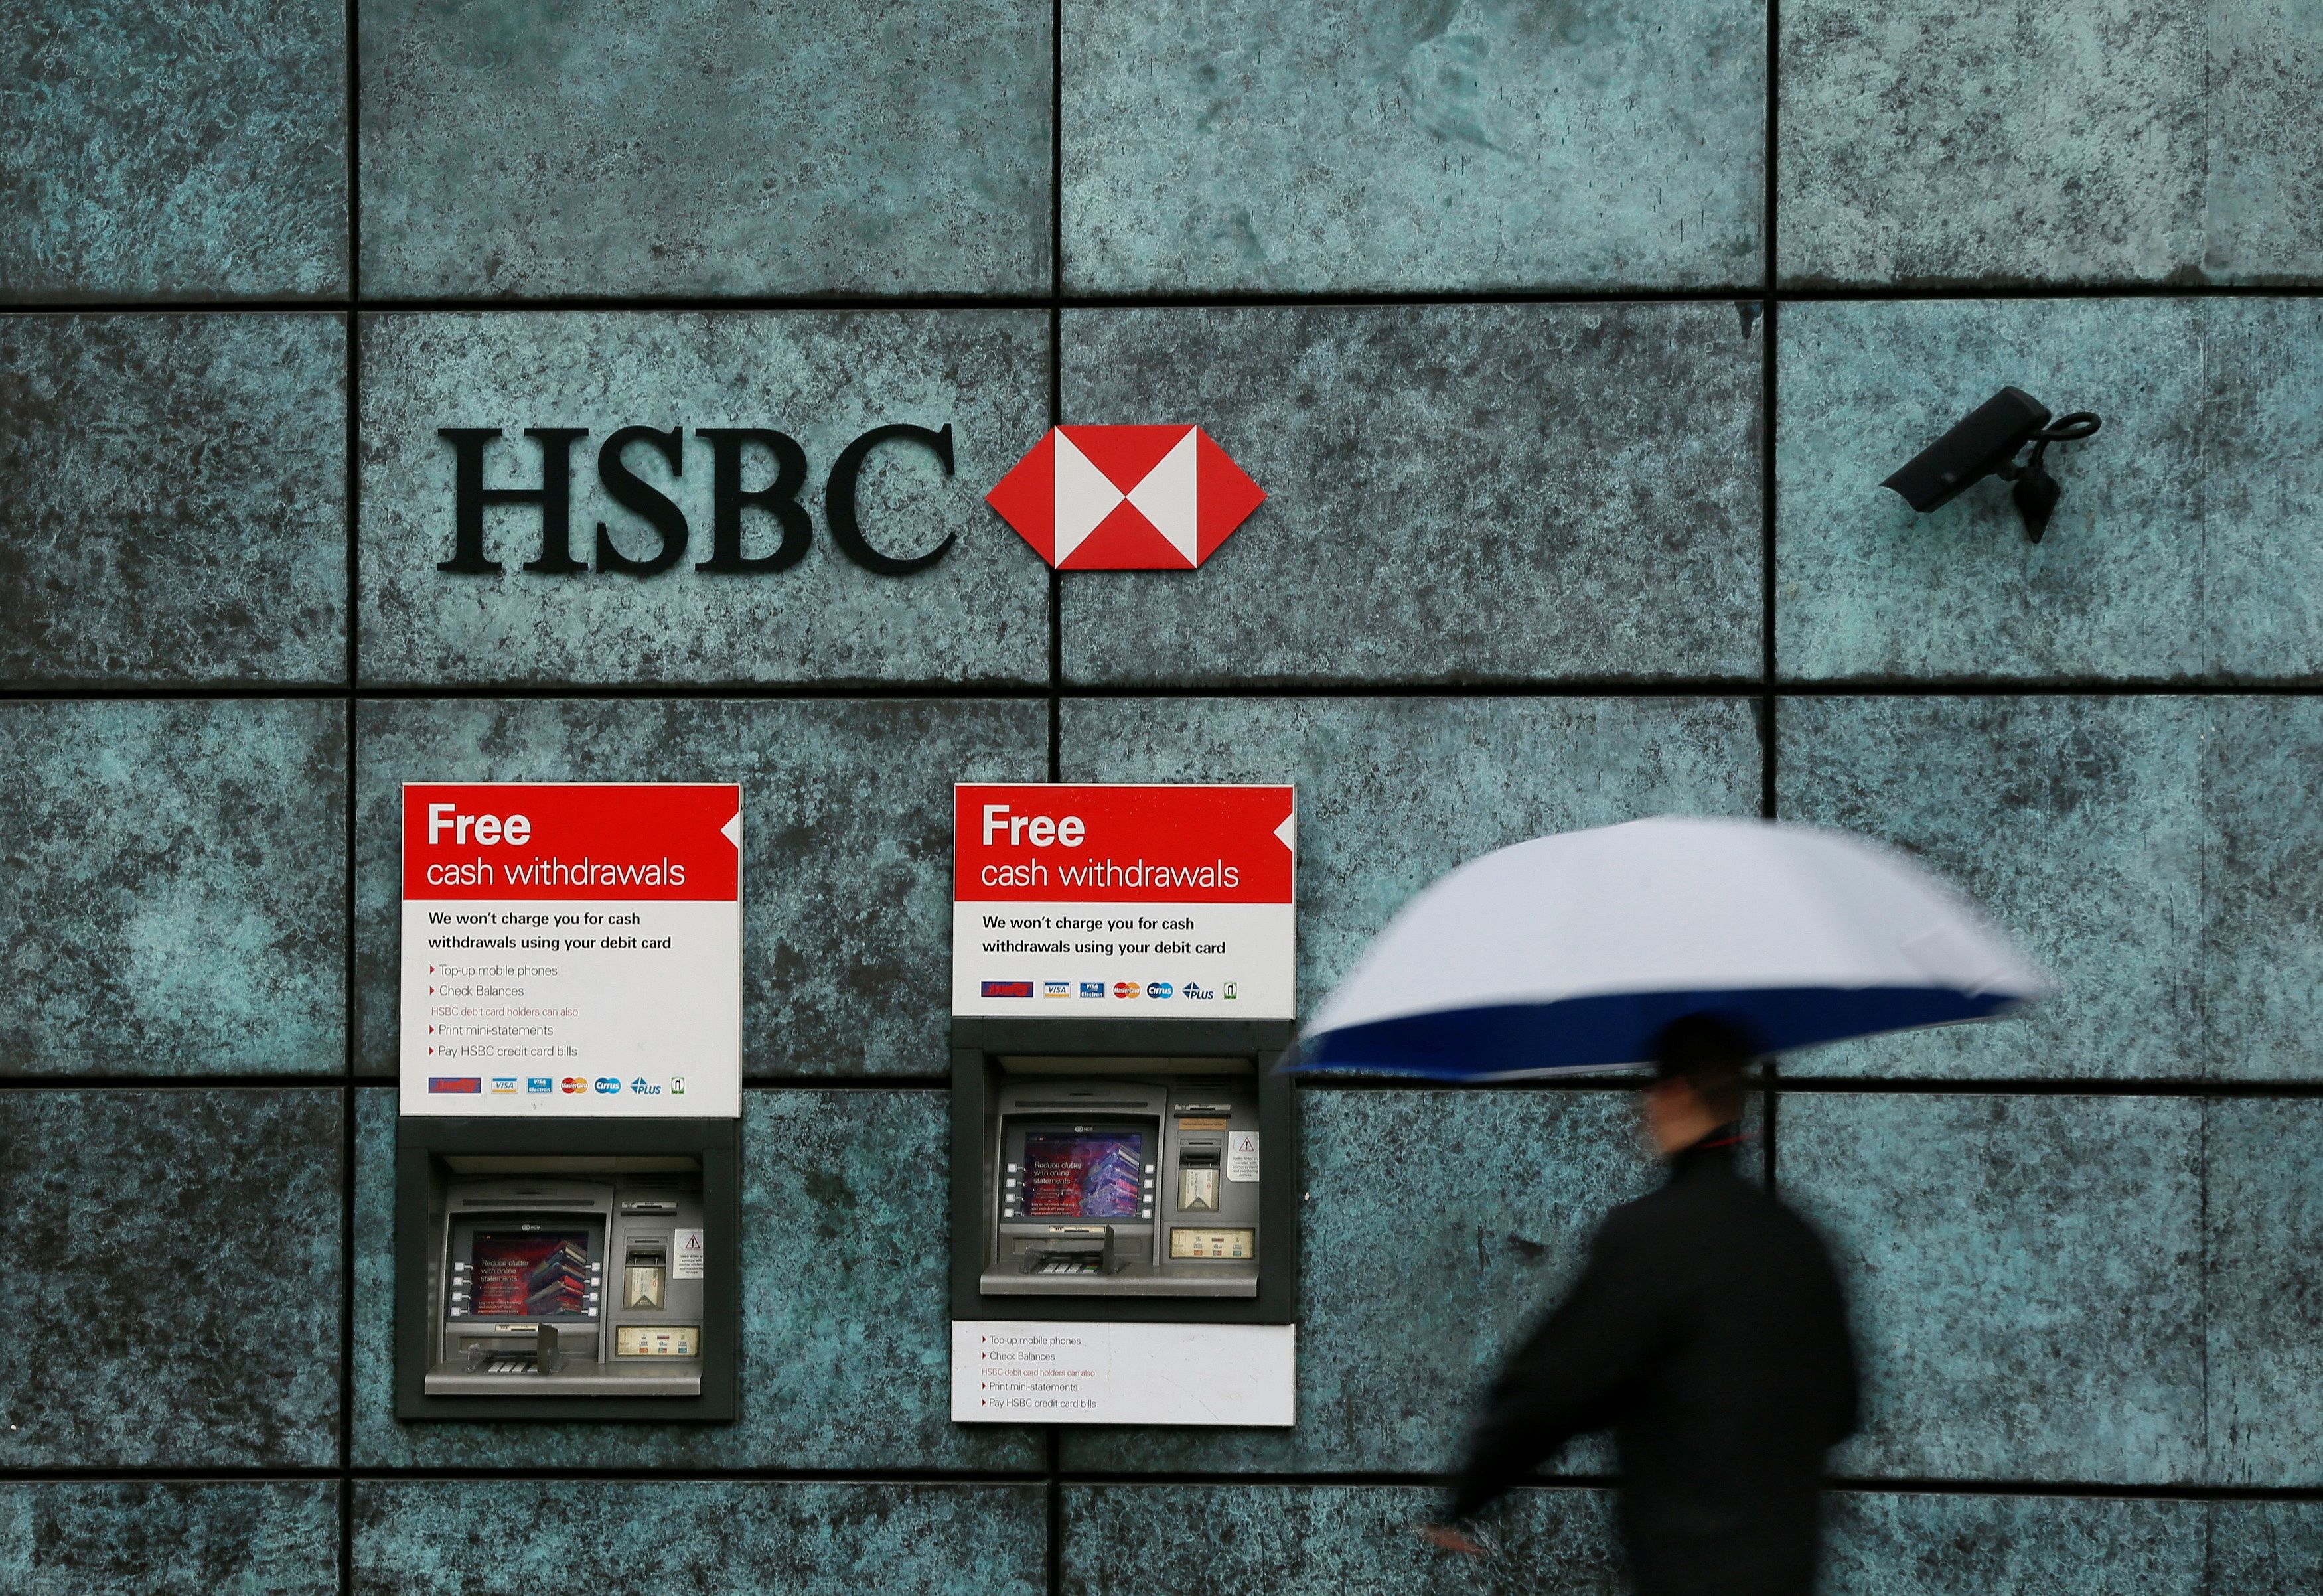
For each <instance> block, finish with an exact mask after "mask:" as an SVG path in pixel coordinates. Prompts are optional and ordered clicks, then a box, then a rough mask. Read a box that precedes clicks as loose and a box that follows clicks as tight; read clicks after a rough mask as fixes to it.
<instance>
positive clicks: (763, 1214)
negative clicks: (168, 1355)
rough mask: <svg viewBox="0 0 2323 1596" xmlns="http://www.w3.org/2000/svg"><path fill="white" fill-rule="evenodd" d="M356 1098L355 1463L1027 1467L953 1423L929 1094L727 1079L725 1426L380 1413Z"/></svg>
mask: <svg viewBox="0 0 2323 1596" xmlns="http://www.w3.org/2000/svg"><path fill="white" fill-rule="evenodd" d="M356 1097H357V1101H358V1105H359V1106H358V1112H357V1120H356V1126H357V1150H356V1187H355V1304H356V1319H355V1355H354V1403H355V1408H354V1443H353V1445H354V1459H355V1462H356V1463H357V1464H358V1466H362V1467H390V1468H391V1467H400V1466H420V1467H451V1468H506V1469H524V1468H536V1467H538V1466H539V1465H540V1463H541V1462H542V1460H543V1459H544V1458H552V1457H582V1458H585V1459H586V1460H587V1461H588V1462H589V1463H591V1464H592V1465H595V1466H620V1467H635V1468H638V1469H640V1470H644V1469H685V1468H773V1469H1020V1470H1037V1469H1038V1468H1039V1467H1040V1466H1041V1459H1042V1442H1041V1433H1040V1431H1038V1430H1037V1429H1033V1428H1031V1427H1027V1426H1003V1425H955V1424H953V1423H952V1422H951V1387H950V1368H951V1353H950V1334H951V1330H950V1318H949V1316H948V1315H947V1313H946V1298H945V1295H944V1280H945V1271H946V1270H947V1268H948V1262H947V1253H946V1245H947V1243H946V1231H945V1200H946V1197H945V1193H946V1191H947V1187H946V1184H945V1182H946V1179H947V1175H946V1163H947V1160H945V1158H944V1148H945V1146H946V1138H947V1136H948V1135H949V1131H948V1129H947V1124H948V1122H947V1119H946V1114H947V1105H946V1098H945V1096H944V1094H943V1093H941V1092H940V1091H928V1090H917V1091H866V1090H851V1091H763V1090H752V1091H747V1092H745V1093H743V1095H742V1104H743V1107H742V1236H741V1243H742V1270H743V1280H742V1345H741V1370H740V1380H741V1390H740V1401H739V1417H738V1418H737V1420H736V1421H735V1422H734V1423H733V1424H730V1425H654V1424H620V1425H584V1424H574V1425H546V1424H425V1425H406V1424H399V1423H397V1422H396V1421H395V1418H394V1417H393V1414H394V1406H395V1404H394V1399H393V1395H392V1388H393V1383H394V1355H393V1352H392V1349H391V1347H390V1342H389V1335H390V1328H391V1323H392V1314H393V1304H392V1300H391V1298H392V1289H393V1282H394V1274H395V1265H394V1256H393V1242H394V1232H395V1215H394V1180H395V1174H394V1138H395V1098H394V1094H393V1093H392V1092H390V1091H388V1090H385V1089H365V1090H363V1091H361V1092H358V1093H357V1094H356ZM1037 1536H1038V1531H1037V1529H1036V1530H1034V1531H1033V1532H1032V1533H1031V1535H1030V1536H1029V1537H1028V1539H1029V1544H1031V1545H1033V1546H1034V1547H1035V1548H1036V1552H1035V1555H1036V1557H1037V1546H1038V1538H1037ZM1035 1566H1038V1564H1037V1562H1036V1564H1035ZM711 1588H712V1589H723V1587H721V1586H716V1585H713V1586H712V1587H711Z"/></svg>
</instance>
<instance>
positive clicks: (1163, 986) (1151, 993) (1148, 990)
mask: <svg viewBox="0 0 2323 1596" xmlns="http://www.w3.org/2000/svg"><path fill="white" fill-rule="evenodd" d="M1145 995H1146V996H1148V997H1167V996H1169V995H1170V983H1169V982H1167V981H1148V982H1146V983H1145Z"/></svg>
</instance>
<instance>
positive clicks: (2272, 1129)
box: [2204, 1098, 2323, 1590]
mask: <svg viewBox="0 0 2323 1596" xmlns="http://www.w3.org/2000/svg"><path fill="white" fill-rule="evenodd" d="M2204 1113H2205V1114H2206V1115H2207V1121H2206V1124H2205V1132H2206V1137H2205V1142H2204V1153H2205V1159H2206V1172H2207V1175H2208V1190H2207V1192H2206V1194H2205V1195H2206V1198H2207V1201H2206V1203H2205V1206H2204V1219H2205V1225H2206V1228H2207V1231H2208V1243H2207V1254H2208V1255H2207V1259H2206V1273H2207V1275H2208V1287H2209V1313H2208V1320H2207V1324H2206V1369H2207V1372H2208V1381H2209V1466H2208V1478H2209V1479H2210V1480H2213V1481H2217V1482H2218V1483H2221V1484H2227V1485H2261V1486H2285V1485H2288V1486H2304V1487H2308V1488H2310V1489H2311V1488H2312V1487H2315V1486H2317V1485H2323V1463H2318V1454H2323V1345H2318V1342H2317V1339H2316V1335H2315V1326H2316V1325H2318V1323H2323V1278H2318V1275H2317V1272H2316V1269H2315V1260H2316V1257H2317V1255H2318V1252H2323V1170H2318V1169H2317V1168H2316V1166H2315V1161H2314V1160H2313V1159H2311V1158H2309V1157H2307V1156H2306V1152H2305V1150H2307V1149H2309V1148H2312V1147H2314V1146H2315V1145H2316V1143H2317V1140H2318V1137H2323V1102H2318V1101H2316V1100H2314V1099H2312V1098H2296V1099H2287V1100H2286V1099H2274V1100H2269V1099H2264V1098H2244V1099H2234V1098H2227V1099H2223V1100H2219V1101H2215V1102H2211V1103H2209V1104H2207V1105H2204ZM2307 1533H2308V1536H2309V1539H2310V1540H2313V1541H2315V1542H2316V1543H2317V1545H2318V1547H2323V1520H2318V1522H2317V1523H2316V1524H2313V1525H2310V1526H2309V1527H2308V1531H2307ZM2318 1555H2323V1552H2318ZM2219 1588H2220V1589H2222V1590H2224V1589H2228V1588H2232V1589H2236V1590H2239V1589H2241V1588H2242V1587H2240V1586H2234V1587H2227V1586H2221V1587H2219Z"/></svg>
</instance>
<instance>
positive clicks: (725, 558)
mask: <svg viewBox="0 0 2323 1596" xmlns="http://www.w3.org/2000/svg"><path fill="white" fill-rule="evenodd" d="M436 436H438V437H440V438H443V439H444V440H445V442H447V443H449V444H450V445H452V459H453V473H452V484H453V485H452V557H451V558H450V559H448V560H444V561H441V562H439V563H438V564H437V565H436V569H437V570H438V571H443V572H446V573H450V574H452V575H454V576H498V575H500V574H501V573H502V572H503V570H504V569H505V567H504V566H502V565H501V564H500V561H498V560H496V559H493V558H492V557H491V555H488V554H487V553H486V552H485V549H484V511H485V510H486V509H489V508H491V507H493V506H502V505H504V506H513V507H523V508H527V509H533V510H536V511H537V512H538V514H539V517H540V543H539V550H540V552H539V553H538V555H536V556H535V557H534V558H532V559H529V560H527V561H525V562H524V569H525V570H526V571H528V572H529V573H532V574H533V575H535V576H579V575H582V574H584V573H587V572H588V571H589V570H590V569H591V568H592V559H589V558H583V557H581V556H579V555H575V554H574V550H573V450H574V445H577V444H580V443H582V442H583V440H585V439H586V438H588V437H589V436H590V434H589V429H588V428H586V427H526V428H525V429H524V436H527V437H528V438H530V439H532V440H533V441H534V442H535V443H537V444H538V445H540V480H539V482H538V483H537V484H536V485H525V486H511V487H487V486H485V483H484V479H485V474H486V471H485V468H486V465H487V463H488V461H487V455H488V454H490V453H491V452H492V449H493V445H496V444H501V443H503V442H504V440H505V437H506V435H505V434H504V433H503V432H502V430H501V429H500V428H499V427H438V428H436ZM688 436H691V437H692V439H693V448H692V449H690V450H689V448H688V447H687V438H688ZM880 448H908V449H918V450H923V451H924V452H925V453H927V454H931V455H932V456H933V457H934V458H935V460H936V462H937V463H939V464H941V466H942V467H943V473H944V475H945V476H947V477H949V476H950V475H951V474H952V452H951V427H950V426H949V425H947V426H944V427H940V428H938V429H936V430H935V431H933V432H931V431H929V430H928V429H927V428H926V427H913V426H910V425H908V424H905V423H902V422H898V423H895V424H892V425H890V426H886V427H873V428H872V429H871V430H870V431H868V432H867V433H865V434H863V435H862V436H860V437H859V438H857V439H856V440H855V441H854V442H852V443H850V444H849V445H847V447H845V448H844V449H841V450H840V452H839V458H838V459H837V460H835V461H833V462H831V471H830V472H829V474H828V475H827V476H825V477H824V479H823V488H822V514H823V520H824V522H825V523H826V524H827V525H828V527H829V528H830V531H831V542H832V543H834V544H836V545H837V546H838V547H839V552H840V553H841V554H843V555H846V556H847V557H848V558H849V560H851V561H853V562H854V563H855V564H858V565H860V566H861V567H862V568H863V569H864V570H866V571H871V572H876V573H878V574H879V575H882V576H909V575H911V574H912V573H914V572H917V571H924V570H926V569H927V568H928V567H929V566H931V565H933V564H935V563H936V562H937V561H939V560H941V559H942V558H943V557H944V555H947V554H950V552H951V546H952V545H953V544H954V543H955V542H956V541H958V539H959V534H958V533H956V532H955V533H950V534H948V535H946V537H944V540H943V541H942V542H941V543H939V544H937V545H936V546H935V547H933V548H932V549H929V550H927V551H926V552H925V553H924V554H918V555H893V554H889V553H886V551H885V550H883V549H881V548H879V547H877V546H875V545H874V544H873V543H872V541H871V539H870V537H868V535H867V534H866V533H865V531H864V529H863V524H862V520H861V518H860V517H859V515H858V514H857V511H856V485H857V481H858V479H859V477H860V476H861V474H862V472H863V466H864V463H865V462H866V461H868V459H869V458H870V457H871V454H872V452H873V451H874V450H877V449H880ZM705 452H706V453H707V454H708V455H709V470H710V482H711V495H710V501H711V514H710V557H709V558H708V559H705V560H700V561H697V562H696V563H695V564H694V569H695V570H697V571H700V572H702V573H706V574H709V575H712V576H767V575H772V574H773V573H776V572H779V571H787V570H789V569H790V568H791V567H792V566H794V565H795V564H798V563H799V562H800V561H801V560H803V559H804V558H806V554H807V550H808V548H809V547H811V546H813V542H814V521H813V517H812V516H811V515H810V514H809V513H808V510H807V508H806V506H805V505H803V504H802V503H800V502H799V491H800V490H801V489H803V488H804V487H805V486H806V481H807V471H808V467H807V458H806V451H805V450H804V449H803V448H801V447H800V446H799V445H798V442H797V440H796V439H794V438H793V437H791V436H789V435H788V434H786V433H781V432H776V431H775V430H773V429H772V428H770V427H693V428H691V429H690V434H689V429H687V428H684V427H670V428H668V429H667V430H666V431H665V430H663V429H661V428H658V427H620V428H618V429H616V430H615V431H613V432H612V433H611V434H609V435H607V436H606V437H605V440H604V441H603V443H601V444H600V445H598V448H597V459H596V472H597V481H598V482H599V484H600V485H601V486H602V487H603V488H604V490H605V496H606V497H607V498H609V499H611V500H612V501H613V502H614V503H616V504H618V505H620V507H621V508H622V509H626V510H628V511H629V512H630V513H631V514H633V515H635V516H637V517H638V518H639V519H640V520H642V521H644V522H645V524H646V526H647V528H648V529H649V531H648V535H649V536H650V537H651V538H652V539H653V546H652V547H651V548H650V549H648V550H645V551H643V552H641V553H635V554H633V553H631V552H629V550H627V549H624V548H623V547H622V546H621V545H620V542H619V541H617V540H616V538H615V537H614V534H613V530H612V528H611V527H608V526H606V524H605V523H604V522H602V521H600V522H598V523H597V537H596V541H595V544H594V546H593V547H592V549H591V550H589V551H586V552H588V553H590V554H591V555H593V566H594V569H596V570H597V571H598V572H600V573H612V574H615V575H620V576H637V577H646V576H657V575H659V574H660V573H663V572H665V571H667V570H670V569H671V568H672V567H674V566H675V565H676V564H678V562H679V561H680V560H683V559H684V557H685V555H686V551H687V549H688V548H689V546H692V544H693V527H690V526H689V525H687V523H686V518H685V512H684V510H683V509H679V508H678V505H677V503H676V501H675V500H673V499H671V498H670V497H669V495H668V494H666V493H665V492H663V491H661V490H660V489H659V488H657V487H655V486H654V485H653V484H652V483H651V482H647V481H646V480H645V478H643V477H641V476H639V475H638V472H636V471H635V470H634V469H633V468H632V466H631V464H630V462H632V461H636V460H639V459H641V458H642V457H643V456H644V455H647V454H651V455H656V456H658V457H659V459H660V461H661V463H662V464H663V465H664V466H666V468H667V470H668V473H669V475H670V476H671V477H672V478H683V477H684V475H685V472H686V467H687V465H688V464H690V463H695V462H698V461H699V460H700V459H701V457H702V454H704V453H705ZM697 469H698V467H697ZM753 475H765V476H768V477H769V479H770V480H767V481H765V482H762V483H761V484H760V485H759V486H758V487H755V488H752V487H745V486H744V485H743V484H744V482H746V481H747V480H748V478H750V477H751V476H753ZM750 513H757V514H759V515H763V516H767V517H768V518H771V519H772V521H773V523H774V525H775V527H776V528H778V529H779V532H780V537H779V539H778V540H777V541H776V545H775V546H774V548H773V549H772V550H770V551H769V552H767V553H766V554H761V555H746V554H744V553H743V552H742V535H743V530H744V517H745V515H746V514H750Z"/></svg>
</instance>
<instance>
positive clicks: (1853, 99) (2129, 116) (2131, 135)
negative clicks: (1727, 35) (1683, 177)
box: [1776, 0, 2232, 285]
mask: <svg viewBox="0 0 2323 1596" xmlns="http://www.w3.org/2000/svg"><path fill="white" fill-rule="evenodd" d="M2228 4H2229V5H2231V4H2232V0H2228ZM2212 9H2213V7H2212V6H2211V5H2208V4H2206V3H2205V0H2161V3H2160V4H2155V3H2153V0H2062V3H2061V4H2058V5H2045V6H2040V7H2035V8H2031V9H2027V8H2025V7H2023V6H2020V5H2013V4H2010V3H2009V0H1900V3H1899V4H1896V5H1888V6H1885V7H1882V8H1881V9H1880V10H1878V11H1876V12H1874V11H1868V10H1865V9H1863V8H1862V7H1859V6H1855V5H1848V4H1847V3H1846V0H1794V3H1793V4H1789V5H1785V6H1784V7H1783V9H1782V86H1783V91H1782V108H1781V113H1780V120H1781V128H1780V133H1779V135H1778V136H1779V138H1780V141H1781V144H1780V153H1779V157H1778V160H1777V169H1776V170H1777V173H1778V177H1777V186H1778V188H1779V190H1780V194H1779V204H1780V205H1781V206H1782V227H1781V232H1780V243H1778V245H1777V252H1778V255H1779V257H1780V264H1781V271H1782V276H1783V280H1785V281H1786V282H1788V283H1792V284H1810V285H1819V284H1828V283H1892V284H1899V285H1922V284H1936V283H1976V282H1998V281H2019V280H2034V281H2042V282H2163V281H2181V280H2189V279H2198V278H2199V276H2200V265H2201V261H2202V259H2203V253H2204V247H2203V222H2204V217H2203V203H2202V202H2203V169H2204V163H2205V160H2206V151H2205V143H2204V135H2205V133H2206V131H2207V129H2206V125H2205V116H2206V115H2207V113H2208V109H2209V107H2208V105H2207V103H2206V96H2205V92H2204V87H2205V86H2204V68H2203V37H2204V32H2205V21H2206V17H2205V14H2206V13H2208V12H2209V11H2210V10H2212Z"/></svg>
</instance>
